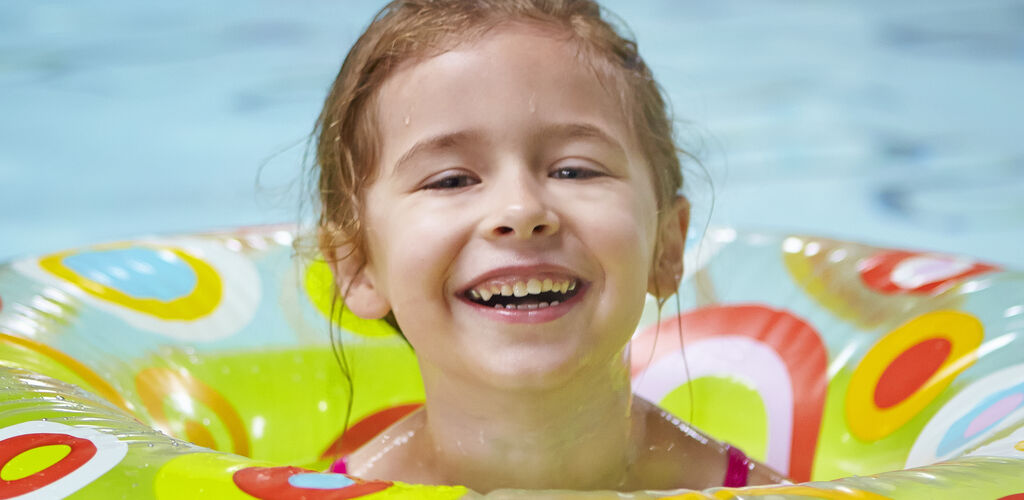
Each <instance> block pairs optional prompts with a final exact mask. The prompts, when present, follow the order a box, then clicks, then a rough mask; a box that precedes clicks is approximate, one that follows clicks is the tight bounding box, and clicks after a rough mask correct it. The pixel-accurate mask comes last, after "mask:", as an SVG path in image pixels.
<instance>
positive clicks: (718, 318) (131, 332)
mask: <svg viewBox="0 0 1024 500" xmlns="http://www.w3.org/2000/svg"><path fill="white" fill-rule="evenodd" d="M292 239H293V233H292V232H291V230H290V229H289V228H285V227H266V228H249V229H242V230H239V231H235V232H231V233H216V234H202V235H185V236H172V237H160V238H144V239H137V240H133V241H126V242H120V243H113V244H107V245H100V246H94V247H89V248H82V249H75V250H68V251H64V252H59V253H55V254H51V255H44V256H41V257H33V258H25V259H20V260H15V261H13V262H10V263H8V264H5V265H2V266H0V499H8V498H60V497H73V498H114V497H127V498H156V499H161V500H163V499H179V498H180V499H192V498H218V499H233V498H239V499H241V498H310V499H313V498H332V499H335V498H336V499H340V498H362V497H365V498H367V499H386V498H433V499H457V498H466V499H469V498H478V497H480V495H477V494H476V493H474V492H472V491H469V490H468V489H466V488H463V487H436V486H422V485H409V484H402V483H397V482H389V481H376V480H370V479H361V478H356V477H350V476H347V475H344V474H332V473H322V472H319V471H323V470H325V469H326V468H327V465H328V464H329V463H330V461H331V460H332V459H333V458H334V457H335V456H338V455H343V454H345V453H346V452H347V451H349V450H350V449H351V448H352V447H354V446H358V445H359V444H360V443H362V442H365V441H366V440H367V439H370V438H371V437H372V436H373V435H374V434H375V433H377V432H379V431H380V430H381V429H383V428H384V427H386V426H387V425H388V424H390V423H391V422H393V421H395V420H396V419H397V418H400V417H401V416H402V415H404V414H406V413H408V412H409V411H411V410H412V409H414V408H416V406H417V405H419V404H420V402H421V401H422V398H423V392H422V387H421V385H420V381H419V380H418V372H417V368H416V361H415V358H414V357H413V355H412V353H411V352H410V350H409V348H408V347H407V346H406V345H405V344H404V342H403V341H402V340H401V338H399V336H398V335H396V334H395V332H394V331H393V330H391V329H390V327H388V326H387V324H385V323H383V322H377V321H362V320H358V319H357V318H355V317H354V316H352V315H351V314H349V315H344V316H343V317H344V318H345V320H344V321H343V322H342V323H341V324H340V326H341V330H342V335H343V336H344V339H343V340H344V343H345V346H346V353H347V355H348V357H349V361H350V366H351V370H352V378H353V381H354V383H355V387H356V388H357V389H358V390H357V391H356V393H355V396H354V398H355V399H354V400H353V401H352V402H351V403H352V419H351V422H352V425H350V426H349V428H348V429H347V431H345V436H346V439H345V440H344V442H342V441H340V440H339V437H340V436H341V434H342V432H343V429H341V428H339V426H340V425H341V424H340V422H342V420H343V419H342V416H343V413H344V411H345V408H346V406H347V403H348V402H347V401H346V398H347V394H346V391H344V381H343V380H342V379H341V376H340V374H339V371H338V369H337V366H336V364H335V360H334V358H333V356H332V354H331V350H330V347H329V344H328V342H327V335H326V333H325V332H326V328H325V325H326V321H328V320H333V321H336V320H337V318H330V319H329V318H327V315H328V314H329V311H331V307H330V306H331V304H330V300H331V296H330V293H329V283H330V278H329V275H328V271H327V269H326V266H325V265H324V264H323V263H322V262H312V263H297V262H296V261H295V260H294V259H293V258H292V256H293V251H292V248H291V246H290V245H291V243H292ZM695 250H696V249H691V251H690V252H689V255H690V256H695V257H696V258H695V259H692V262H689V263H688V266H687V268H688V272H689V274H688V276H687V278H686V279H685V280H684V283H683V285H682V286H681V288H680V294H681V298H682V303H683V304H684V306H685V307H684V310H683V311H676V310H674V307H673V306H672V304H671V303H670V304H669V305H668V306H666V307H665V309H664V310H663V311H661V313H660V315H659V314H658V312H657V310H656V308H655V307H654V305H653V303H652V304H650V307H649V309H648V310H647V311H646V312H645V314H644V317H643V320H642V321H641V326H640V328H639V329H638V331H637V333H636V336H635V340H634V345H633V348H632V352H633V355H634V357H635V360H634V366H633V376H634V382H635V390H636V392H637V393H638V394H640V395H642V396H643V397H645V398H647V399H649V400H651V401H654V402H656V403H658V404H660V405H661V406H662V407H664V408H665V409H667V410H668V411H670V412H672V413H674V414H676V415H679V416H681V417H682V418H684V419H689V418H691V416H692V418H693V423H694V424H695V425H697V426H698V427H700V428H702V429H704V430H706V431H707V432H709V433H710V434H712V435H714V436H715V437H717V438H719V439H723V440H727V441H729V442H731V443H733V444H736V445H737V446H739V447H741V448H743V449H744V450H746V451H747V452H748V454H750V455H751V456H753V457H756V458H758V459H760V460H763V461H765V462H767V463H768V464H770V465H772V466H773V467H775V468H777V469H778V470H780V471H783V472H785V473H787V474H788V475H789V476H790V477H792V478H794V480H795V481H800V482H802V483H801V484H790V485H778V486H772V487H748V488H738V489H733V488H712V489H708V490H705V491H685V490H679V491H665V492H635V493H633V494H632V497H633V498H676V499H697V498H716V499H726V498H741V499H745V498H765V499H767V498H771V499H779V498H808V497H810V498H832V499H879V498H899V499H906V498H935V497H936V496H942V497H949V498H992V499H996V498H1001V499H1011V498H1015V499H1021V498H1024V275H1022V274H1021V273H1014V272H1009V271H1006V270H1002V269H1000V268H998V267H997V266H993V265H989V264H986V263H983V262H977V261H975V260H973V259H969V258H964V257H956V256H949V255H943V254H937V253H929V252H914V251H906V250H892V249H881V248H874V247H869V246H865V245H860V244H856V243H848V242H841V241H834V240H829V239H824V238H813V237H803V236H776V235H769V234H760V233H737V232H736V231H733V230H729V229H720V230H716V231H712V232H711V233H710V234H709V236H708V237H707V238H706V239H705V241H704V243H703V246H702V247H701V248H700V250H699V251H695ZM680 324H681V326H682V328H683V331H684V332H685V348H686V360H687V361H688V373H689V377H690V378H687V375H686V374H687V370H684V369H682V365H681V363H683V356H682V355H681V353H680V345H679V342H678V339H677V338H676V336H675V335H674V334H673V335H664V334H663V335H661V338H660V339H659V341H658V342H657V343H655V342H654V337H655V334H656V332H658V331H660V332H662V333H664V332H675V331H676V329H675V328H676V326H677V325H680ZM691 392H692V394H693V395H694V400H693V401H691V400H690V397H689V394H690V393H691ZM282 464H291V465H282ZM886 471H888V472H886ZM517 493H521V494H522V496H524V497H530V498H537V497H539V496H540V495H541V494H540V493H539V492H515V491H501V492H493V493H491V495H489V496H495V497H497V496H501V497H505V496H515V495H516V494H517ZM561 494H566V495H570V493H568V492H561V493H559V492H554V493H551V495H552V496H559V495H561ZM588 494H589V495H593V496H595V497H612V498H628V496H620V495H618V494H613V493H610V492H589V493H588ZM579 495H584V494H579ZM579 495H577V496H573V498H577V497H579ZM584 496H585V495H584Z"/></svg>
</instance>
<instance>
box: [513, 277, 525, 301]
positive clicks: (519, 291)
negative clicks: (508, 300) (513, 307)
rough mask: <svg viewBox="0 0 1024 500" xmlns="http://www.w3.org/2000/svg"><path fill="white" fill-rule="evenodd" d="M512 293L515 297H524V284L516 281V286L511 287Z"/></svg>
mask: <svg viewBox="0 0 1024 500" xmlns="http://www.w3.org/2000/svg"><path fill="white" fill-rule="evenodd" d="M512 293H513V294H514V295H515V296H516V297H526V293H527V292H526V283H523V282H522V281H517V282H516V284H515V285H513V286H512Z"/></svg>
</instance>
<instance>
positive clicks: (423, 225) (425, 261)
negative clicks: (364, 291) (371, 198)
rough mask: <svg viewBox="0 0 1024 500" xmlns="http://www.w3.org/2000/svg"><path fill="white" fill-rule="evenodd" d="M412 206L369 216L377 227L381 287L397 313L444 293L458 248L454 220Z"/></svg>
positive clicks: (375, 239)
mask: <svg viewBox="0 0 1024 500" xmlns="http://www.w3.org/2000/svg"><path fill="white" fill-rule="evenodd" d="M425 213H432V212H429V211H425V210H419V209H416V208H413V207H403V206H401V205H395V206H394V207H393V209H391V210H387V211H381V213H377V214H375V215H376V216H375V217H373V218H372V219H370V222H371V223H372V224H373V227H374V229H375V230H374V231H373V233H374V235H375V238H374V247H375V248H374V250H375V256H382V257H383V258H382V259H378V261H377V263H378V265H377V266H376V269H375V270H376V271H377V272H378V273H380V274H379V276H380V278H381V283H380V285H379V286H380V288H381V291H382V293H384V294H385V295H386V296H387V297H388V299H389V301H390V302H391V305H392V309H394V310H395V313H396V315H401V314H402V313H403V312H404V310H405V309H406V308H408V307H409V306H415V305H416V304H417V303H421V302H422V300H423V299H425V298H434V297H438V296H441V295H443V294H444V293H445V292H446V290H445V284H446V282H445V277H446V276H447V274H448V270H449V269H450V266H451V262H452V260H453V259H454V255H455V252H456V249H457V248H458V241H459V234H458V232H457V231H452V222H453V221H452V220H451V219H450V218H446V217H438V216H436V215H432V216H429V217H428V216H423V215H422V214H425Z"/></svg>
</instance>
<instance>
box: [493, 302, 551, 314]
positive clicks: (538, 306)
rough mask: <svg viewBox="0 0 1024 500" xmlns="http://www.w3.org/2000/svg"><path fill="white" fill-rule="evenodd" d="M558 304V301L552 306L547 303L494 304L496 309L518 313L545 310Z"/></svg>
mask: <svg viewBox="0 0 1024 500" xmlns="http://www.w3.org/2000/svg"><path fill="white" fill-rule="evenodd" d="M558 304H559V302H558V301H557V300H552V301H551V303H550V304H549V303H547V302H541V303H540V304H520V305H515V304H508V305H501V304H494V308H495V309H509V310H516V311H526V310H531V309H544V308H546V307H552V306H557V305H558Z"/></svg>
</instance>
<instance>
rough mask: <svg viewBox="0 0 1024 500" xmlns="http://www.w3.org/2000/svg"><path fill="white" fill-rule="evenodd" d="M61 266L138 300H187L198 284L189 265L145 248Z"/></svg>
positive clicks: (97, 254)
mask: <svg viewBox="0 0 1024 500" xmlns="http://www.w3.org/2000/svg"><path fill="white" fill-rule="evenodd" d="M62 262H63V264H64V265H65V266H67V267H68V268H69V269H71V270H72V271H74V272H75V273H77V274H78V275H79V276H82V277H84V278H88V279H90V280H92V281H95V282H97V283H100V284H102V285H104V286H107V287H109V288H112V289H114V290H117V291H119V292H122V293H124V294H126V295H129V296H131V297H134V298H137V299H157V300H161V301H165V302H169V301H172V300H175V299H178V298H181V297H186V296H188V295H189V294H190V293H192V291H193V290H195V287H196V282H197V281H198V279H197V277H196V273H195V271H193V270H192V267H191V266H189V265H188V262H185V261H184V260H182V259H181V258H179V257H178V256H177V255H175V254H174V253H172V252H170V251H160V250H157V249H153V248H146V247H130V248H123V249H116V250H99V251H91V252H81V253H76V254H74V255H69V256H67V257H64V259H63V260H62ZM152 276H159V279H153V278H152Z"/></svg>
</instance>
